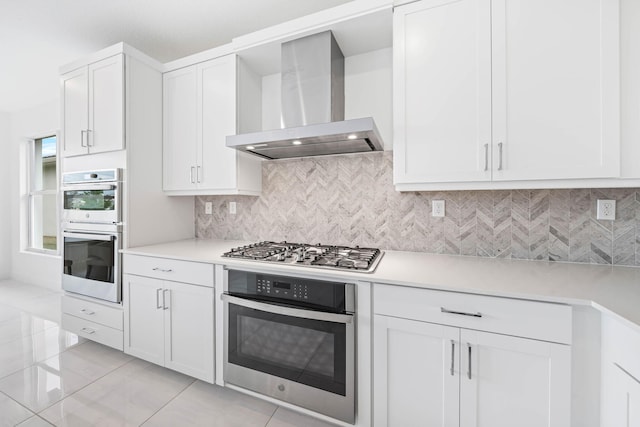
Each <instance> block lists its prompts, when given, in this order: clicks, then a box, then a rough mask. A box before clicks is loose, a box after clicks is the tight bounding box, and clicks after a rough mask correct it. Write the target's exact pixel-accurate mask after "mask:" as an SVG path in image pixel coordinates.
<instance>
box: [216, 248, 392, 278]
mask: <svg viewBox="0 0 640 427" xmlns="http://www.w3.org/2000/svg"><path fill="white" fill-rule="evenodd" d="M383 254H384V253H383V252H382V251H381V250H380V249H376V248H360V247H358V246H356V247H354V248H352V247H348V246H331V245H321V244H319V243H318V244H317V245H309V244H306V243H289V242H279V243H276V242H269V241H265V242H259V243H254V244H251V245H247V246H241V247H238V248H233V249H232V250H231V251H229V252H225V253H224V254H223V255H222V256H223V257H227V258H236V259H247V260H254V261H262V262H273V263H280V264H293V265H298V266H305V267H318V268H329V269H334V270H349V271H358V272H362V273H372V272H374V271H375V269H376V267H377V266H378V263H379V262H380V260H381V259H382V256H383Z"/></svg>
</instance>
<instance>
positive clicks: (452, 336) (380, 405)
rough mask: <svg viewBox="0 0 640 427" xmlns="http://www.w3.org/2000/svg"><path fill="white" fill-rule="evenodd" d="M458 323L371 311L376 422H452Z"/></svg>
mask: <svg viewBox="0 0 640 427" xmlns="http://www.w3.org/2000/svg"><path fill="white" fill-rule="evenodd" d="M459 334H460V330H459V329H458V328H452V327H448V326H442V325H436V324H433V323H425V322H416V321H413V320H405V319H399V318H395V317H387V316H381V315H375V316H374V353H373V359H374V360H373V366H374V368H373V369H374V372H373V401H374V425H375V426H376V427H385V426H387V427H417V426H424V427H436V426H447V427H453V426H458V423H459V416H458V394H459V393H458V392H459V384H460V382H459V375H458V369H459V368H458V366H459V363H458V362H459V354H460V353H459Z"/></svg>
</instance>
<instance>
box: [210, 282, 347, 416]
mask: <svg viewBox="0 0 640 427" xmlns="http://www.w3.org/2000/svg"><path fill="white" fill-rule="evenodd" d="M225 277H226V280H225V293H224V294H223V295H222V299H223V301H225V360H224V380H225V382H228V383H231V384H234V385H237V386H240V387H243V388H246V389H249V390H253V391H256V392H259V393H262V394H265V395H268V396H272V397H275V398H277V399H280V400H283V401H286V402H289V403H292V404H295V405H298V406H301V407H304V408H307V409H310V410H313V411H316V412H319V413H322V414H325V415H328V416H331V417H333V418H336V419H339V420H342V421H345V422H349V423H353V422H354V421H355V386H354V385H355V316H354V307H355V285H353V284H349V283H340V282H328V281H319V280H311V279H305V278H298V277H285V276H277V275H271V274H261V273H255V272H248V271H240V270H226V271H225Z"/></svg>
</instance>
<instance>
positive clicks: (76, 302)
mask: <svg viewBox="0 0 640 427" xmlns="http://www.w3.org/2000/svg"><path fill="white" fill-rule="evenodd" d="M62 312H63V313H66V314H70V315H72V316H75V317H79V318H81V319H84V320H88V321H90V322H93V323H99V324H101V325H104V326H109V327H110V328H113V329H118V330H122V328H123V323H124V320H123V313H122V309H121V308H119V307H107V306H105V305H102V304H100V303H95V302H92V301H86V300H83V299H79V298H74V297H71V296H69V295H65V296H63V297H62Z"/></svg>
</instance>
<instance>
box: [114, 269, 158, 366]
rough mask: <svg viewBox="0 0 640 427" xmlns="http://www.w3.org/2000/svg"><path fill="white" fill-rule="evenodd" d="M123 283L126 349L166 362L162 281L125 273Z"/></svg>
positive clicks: (126, 351)
mask: <svg viewBox="0 0 640 427" xmlns="http://www.w3.org/2000/svg"><path fill="white" fill-rule="evenodd" d="M123 283H124V289H123V297H122V299H123V301H124V302H125V319H124V351H125V353H127V354H131V355H132V356H136V357H139V358H140V359H144V360H147V361H149V362H151V363H155V364H157V365H164V323H163V317H164V312H163V310H162V282H160V281H158V280H155V279H149V278H146V277H137V276H130V275H126V274H125V275H124V277H123Z"/></svg>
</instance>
